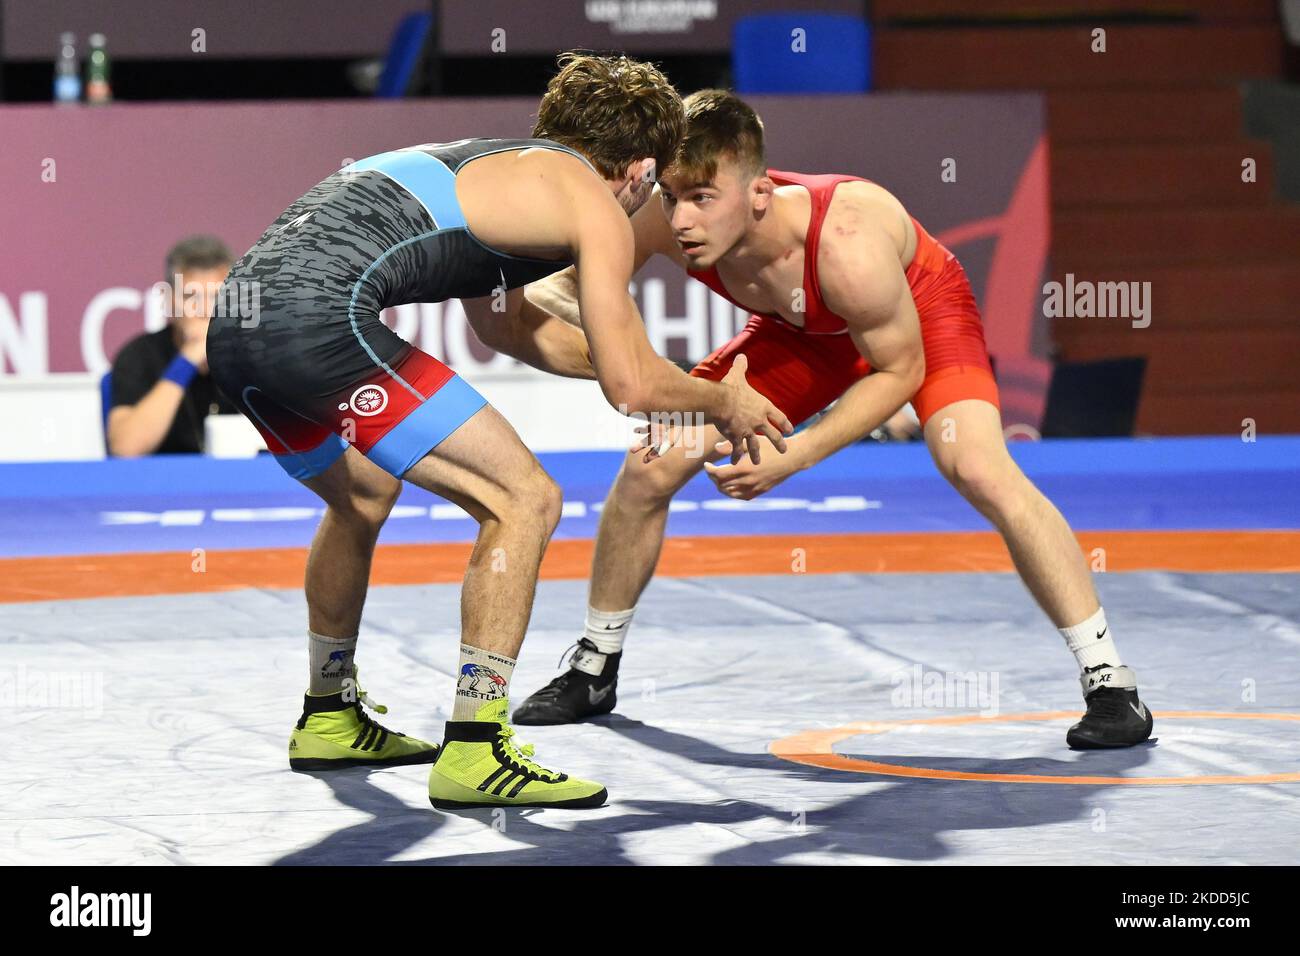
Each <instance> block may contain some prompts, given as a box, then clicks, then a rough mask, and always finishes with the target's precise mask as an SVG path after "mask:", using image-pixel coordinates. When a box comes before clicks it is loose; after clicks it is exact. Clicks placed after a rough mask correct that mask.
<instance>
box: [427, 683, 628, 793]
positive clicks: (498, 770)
mask: <svg viewBox="0 0 1300 956" xmlns="http://www.w3.org/2000/svg"><path fill="white" fill-rule="evenodd" d="M509 714H510V705H509V703H508V701H507V699H506V698H504V697H502V698H500V699H498V700H493V701H488V702H487V703H486V704H484V705H483V706H482V707H480V708H479V709H478V712H477V713H476V714H475V715H474V719H473V720H449V721H447V735H446V737H445V738H444V739H443V742H442V748H441V749H440V750H439V751H438V756H437V757H436V758H435V760H434V764H433V766H432V767H430V768H429V802H430V803H432V804H433V805H434V806H435V807H437V808H438V809H439V810H450V809H457V808H464V807H537V806H546V807H572V808H577V807H599V806H601V805H602V804H603V803H604V802H605V799H606V797H607V796H608V793H607V792H606V791H605V788H604V787H602V786H601V785H600V784H598V783H592V782H591V781H590V780H579V779H577V778H576V777H570V776H569V775H568V774H567V773H560V772H559V771H557V770H548V769H546V768H545V767H543V766H540V765H539V764H537V763H534V762H533V761H532V760H531V759H529V758H531V757H532V756H533V745H532V744H525V745H524V746H522V747H516V746H515V743H514V740H513V738H514V735H515V732H514V729H513V728H511V727H510V726H509V725H508V724H507V723H506V721H507V720H508V719H509Z"/></svg>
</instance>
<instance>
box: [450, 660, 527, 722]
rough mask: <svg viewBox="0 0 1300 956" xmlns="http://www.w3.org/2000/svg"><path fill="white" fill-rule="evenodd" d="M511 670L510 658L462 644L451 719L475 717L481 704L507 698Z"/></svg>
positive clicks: (513, 661)
mask: <svg viewBox="0 0 1300 956" xmlns="http://www.w3.org/2000/svg"><path fill="white" fill-rule="evenodd" d="M514 673H515V659H514V658H513V657H506V656H505V655H504V654H496V653H493V652H492V651H485V650H483V648H481V647H470V646H469V645H468V644H462V645H461V646H460V667H458V668H457V669H456V703H455V704H454V705H453V706H452V708H451V719H452V720H474V719H476V717H477V715H478V711H479V708H481V707H482V706H483V705H484V704H487V703H489V702H491V701H496V700H504V699H505V698H507V697H509V696H510V678H511V677H512V676H513V675H514Z"/></svg>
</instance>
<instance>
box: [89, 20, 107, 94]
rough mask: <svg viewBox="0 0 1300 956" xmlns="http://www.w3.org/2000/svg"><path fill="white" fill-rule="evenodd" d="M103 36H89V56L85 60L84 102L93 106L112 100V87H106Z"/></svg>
mask: <svg viewBox="0 0 1300 956" xmlns="http://www.w3.org/2000/svg"><path fill="white" fill-rule="evenodd" d="M105 42H106V41H105V40H104V34H102V33H92V34H91V35H90V55H89V56H88V57H87V58H86V102H87V103H91V104H94V105H98V104H100V103H108V102H110V101H111V100H112V99H113V90H112V87H110V86H109V85H108V71H109V63H108V50H107V49H105V47H104V44H105Z"/></svg>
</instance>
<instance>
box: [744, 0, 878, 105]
mask: <svg viewBox="0 0 1300 956" xmlns="http://www.w3.org/2000/svg"><path fill="white" fill-rule="evenodd" d="M799 30H802V31H803V33H802V34H800V33H797V32H796V31H799ZM731 67H732V73H733V83H734V86H735V89H736V92H737V93H741V94H745V93H865V92H866V91H867V90H869V89H871V31H870V27H868V25H867V22H866V21H865V20H863V19H862V18H861V17H854V16H850V15H848V14H840V13H772V14H761V15H756V16H751V17H741V18H740V19H739V20H737V21H736V25H735V27H734V28H733V30H732V36H731Z"/></svg>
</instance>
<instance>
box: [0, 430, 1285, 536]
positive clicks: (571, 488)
mask: <svg viewBox="0 0 1300 956" xmlns="http://www.w3.org/2000/svg"><path fill="white" fill-rule="evenodd" d="M1012 453H1013V455H1014V456H1015V458H1016V460H1017V461H1018V462H1019V463H1020V465H1021V467H1022V468H1024V470H1025V472H1026V473H1027V474H1028V475H1029V476H1030V477H1031V478H1032V479H1033V480H1034V482H1035V483H1036V484H1037V485H1038V486H1039V487H1040V488H1041V489H1042V490H1043V492H1044V493H1045V494H1047V496H1048V497H1049V498H1051V499H1052V500H1053V501H1054V502H1055V503H1056V505H1057V506H1058V507H1059V508H1060V509H1061V511H1062V512H1063V513H1064V514H1065V516H1066V518H1067V519H1069V521H1070V523H1071V524H1072V525H1073V527H1074V528H1075V529H1076V530H1081V531H1082V530H1104V529H1110V530H1249V529H1289V530H1294V529H1300V436H1263V437H1261V438H1259V440H1258V441H1256V442H1251V443H1248V442H1242V441H1241V440H1239V439H1236V438H1160V439H1149V440H1132V439H1101V440H1057V441H1047V442H1040V443H1020V444H1015V445H1013V446H1012ZM539 458H540V459H541V461H542V464H543V465H544V466H545V468H546V469H547V471H548V472H550V473H551V475H552V476H553V477H554V478H555V479H556V480H557V481H558V482H559V483H560V486H561V487H562V488H563V489H564V496H565V502H566V515H565V517H564V518H563V520H562V521H561V523H560V528H559V531H558V532H557V535H556V536H557V537H560V538H590V537H594V536H595V533H596V526H597V521H598V519H599V511H598V507H599V504H600V502H601V501H603V499H604V497H605V494H606V492H607V491H608V489H609V485H610V483H611V482H612V481H613V478H614V476H615V474H616V473H617V471H618V468H619V465H620V463H621V461H622V458H623V455H622V453H620V452H566V453H550V454H547V453H543V454H541V455H539ZM319 507H320V503H319V501H318V500H317V499H316V498H315V497H314V496H313V495H312V494H311V493H310V492H309V491H307V490H306V489H305V488H303V487H302V486H301V485H299V484H298V483H297V482H295V481H293V480H292V479H290V478H288V477H287V476H286V475H285V474H284V472H283V471H282V470H281V469H280V467H279V466H278V465H277V464H276V463H275V462H274V460H272V459H271V458H270V457H269V456H265V455H263V456H260V457H259V458H257V459H252V460H212V459H206V458H203V457H200V456H157V457H153V458H144V459H132V460H109V461H96V462H56V463H39V464H6V465H0V556H5V557H16V556H38V555H61V554H101V553H125V552H136V551H188V550H191V549H193V548H198V547H202V548H207V549H230V548H262V547H299V546H305V545H307V544H309V543H310V541H311V536H312V532H313V531H314V530H315V527H316V524H317V521H318V520H319ZM675 508H676V509H677V510H675V511H674V512H673V514H672V516H671V517H670V519H669V524H668V531H669V534H670V535H754V534H797V533H816V534H833V533H861V532H907V531H975V530H987V529H988V524H987V523H986V522H985V521H984V519H983V518H982V517H980V516H979V515H978V514H977V513H976V512H975V511H974V510H973V509H972V508H971V507H970V506H969V505H968V504H967V503H966V502H965V501H963V500H962V499H961V498H960V497H959V496H958V495H957V493H956V492H954V491H953V490H952V488H950V487H949V486H948V484H947V483H946V482H945V481H944V480H943V479H942V478H941V477H939V475H938V474H937V473H936V471H935V469H934V465H933V463H932V462H931V460H930V456H929V454H928V452H927V451H926V449H925V448H924V446H922V445H919V444H918V445H886V446H877V445H857V446H854V447H852V448H848V449H845V450H844V451H842V452H841V453H840V454H838V455H836V456H834V457H833V458H831V459H829V460H827V461H825V462H822V463H821V464H820V465H818V466H817V467H815V468H812V469H810V470H808V471H805V472H802V473H801V474H799V475H796V476H794V477H792V478H791V479H789V480H788V481H786V482H785V483H784V484H782V485H781V486H779V487H778V488H776V489H775V490H774V491H772V492H770V493H769V494H768V495H766V496H764V497H763V498H760V499H758V500H756V501H754V502H747V503H741V502H735V501H732V500H731V499H729V498H726V497H725V496H723V495H721V494H719V493H718V492H717V490H716V489H715V488H714V486H713V484H712V482H710V481H709V480H708V478H707V477H705V476H700V477H699V478H697V479H696V480H694V481H693V482H691V483H690V484H689V485H687V487H686V488H685V489H684V490H683V491H682V493H681V494H680V495H679V496H678V498H677V501H676V503H675ZM475 530H476V525H475V524H474V522H473V520H472V519H470V518H469V517H468V516H465V515H464V514H463V513H462V512H459V510H458V509H456V508H455V506H453V505H450V504H448V503H446V502H444V501H443V500H442V499H440V498H437V497H435V496H434V495H431V494H429V493H428V492H425V491H422V490H421V489H418V488H415V487H413V486H410V485H408V486H407V487H406V489H405V491H404V492H403V494H402V497H401V499H400V500H399V502H398V506H397V510H396V511H395V513H394V515H393V517H392V518H391V519H390V520H389V522H388V524H387V526H386V527H385V529H384V532H383V536H382V537H381V541H384V542H388V543H409V542H422V541H468V540H472V539H473V537H474V533H475Z"/></svg>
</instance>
